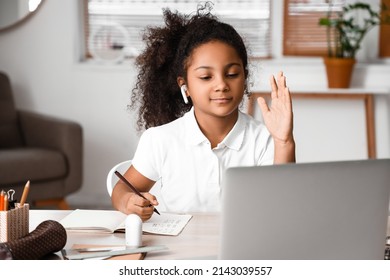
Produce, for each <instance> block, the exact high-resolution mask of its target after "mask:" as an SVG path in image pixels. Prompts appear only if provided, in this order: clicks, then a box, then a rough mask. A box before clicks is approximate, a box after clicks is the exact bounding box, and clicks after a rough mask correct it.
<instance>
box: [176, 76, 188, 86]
mask: <svg viewBox="0 0 390 280" xmlns="http://www.w3.org/2000/svg"><path fill="white" fill-rule="evenodd" d="M176 81H177V84H178V86H179V87H181V86H182V85H185V84H186V81H185V80H184V78H183V77H180V76H179V77H177V79H176Z"/></svg>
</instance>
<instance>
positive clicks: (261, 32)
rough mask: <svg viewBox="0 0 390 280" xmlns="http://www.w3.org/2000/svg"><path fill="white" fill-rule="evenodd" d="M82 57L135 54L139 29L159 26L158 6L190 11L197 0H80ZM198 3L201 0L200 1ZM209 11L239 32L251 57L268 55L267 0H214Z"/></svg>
mask: <svg viewBox="0 0 390 280" xmlns="http://www.w3.org/2000/svg"><path fill="white" fill-rule="evenodd" d="M84 1H85V13H84V16H85V27H86V28H85V39H86V46H87V48H86V56H87V57H91V54H92V56H93V54H95V56H96V55H98V56H104V57H105V58H107V59H110V58H111V57H115V56H116V55H117V54H116V53H118V52H120V53H122V54H124V56H125V57H134V56H137V55H138V54H139V53H140V51H141V50H142V49H143V48H144V44H143V42H142V40H141V36H142V32H143V30H144V29H145V28H146V27H147V26H154V25H162V24H163V19H162V9H163V8H170V9H171V10H173V11H174V10H178V11H179V12H180V13H185V14H189V13H194V12H195V11H196V8H197V3H198V2H197V1H190V0H84ZM199 3H204V1H200V2H199ZM213 3H214V8H213V10H212V13H213V14H215V15H217V16H218V17H219V18H220V19H221V20H222V21H224V22H226V23H229V24H231V25H232V26H234V27H235V28H236V30H237V31H238V32H239V33H240V34H241V36H242V37H243V39H244V41H245V43H246V44H247V46H248V52H249V54H250V56H251V57H268V56H270V36H271V35H270V20H271V19H270V15H271V12H270V1H269V0H216V1H213Z"/></svg>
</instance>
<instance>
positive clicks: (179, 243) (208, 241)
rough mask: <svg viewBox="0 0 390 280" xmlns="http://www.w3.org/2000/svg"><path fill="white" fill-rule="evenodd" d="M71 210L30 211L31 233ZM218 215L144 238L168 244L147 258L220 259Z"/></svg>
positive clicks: (103, 238) (106, 241)
mask: <svg viewBox="0 0 390 280" xmlns="http://www.w3.org/2000/svg"><path fill="white" fill-rule="evenodd" d="M68 213H70V211H62V210H30V231H32V230H34V229H35V228H36V227H37V225H39V224H40V223H41V222H42V221H44V220H56V221H59V220H61V219H62V218H63V217H65V216H66V215H67V214H68ZM219 222H220V216H219V215H218V214H207V213H198V214H193V217H192V219H191V220H190V221H189V223H188V224H187V226H186V227H185V228H184V230H183V231H182V233H181V234H180V235H178V236H162V235H146V234H144V235H143V236H142V240H143V245H145V246H151V245H166V246H167V247H168V248H169V249H168V250H166V251H159V252H151V253H148V254H147V255H146V258H145V259H149V260H153V259H154V260H163V259H164V260H181V259H184V260H185V259H187V260H188V259H200V260H206V259H216V258H217V255H218V246H219ZM387 235H390V216H389V218H388V225H387ZM73 244H96V245H124V244H125V234H124V233H114V234H91V233H68V240H67V243H66V245H65V248H66V249H70V248H71V247H72V245H73Z"/></svg>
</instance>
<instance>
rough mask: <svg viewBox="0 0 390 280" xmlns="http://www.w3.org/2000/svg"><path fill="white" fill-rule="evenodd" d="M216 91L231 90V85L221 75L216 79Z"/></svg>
mask: <svg viewBox="0 0 390 280" xmlns="http://www.w3.org/2000/svg"><path fill="white" fill-rule="evenodd" d="M215 91H218V92H226V91H229V85H228V83H227V82H226V80H225V77H219V78H217V79H216V81H215Z"/></svg>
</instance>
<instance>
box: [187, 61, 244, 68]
mask: <svg viewBox="0 0 390 280" xmlns="http://www.w3.org/2000/svg"><path fill="white" fill-rule="evenodd" d="M232 66H241V64H240V63H238V62H232V63H229V64H227V65H226V66H225V67H224V68H230V67H232ZM199 69H213V67H211V66H199V67H197V68H195V69H194V70H199Z"/></svg>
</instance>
